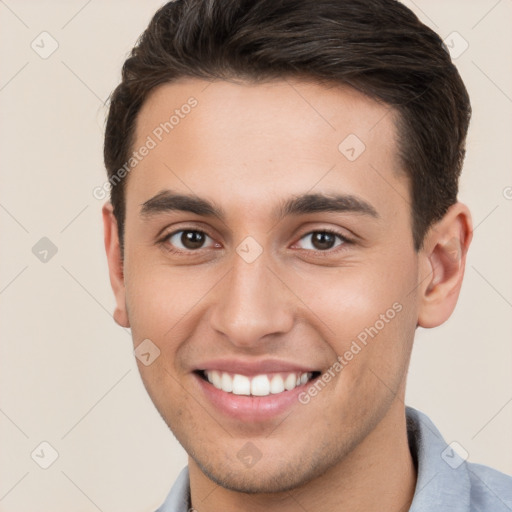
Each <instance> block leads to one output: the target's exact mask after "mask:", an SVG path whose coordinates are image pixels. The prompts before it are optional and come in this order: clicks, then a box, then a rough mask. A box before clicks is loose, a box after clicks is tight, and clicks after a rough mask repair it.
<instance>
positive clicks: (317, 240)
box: [301, 231, 349, 251]
mask: <svg viewBox="0 0 512 512" xmlns="http://www.w3.org/2000/svg"><path fill="white" fill-rule="evenodd" d="M308 239H309V241H308ZM337 239H338V240H339V241H338V240H337ZM302 240H306V242H305V243H303V247H302V249H308V250H316V251H328V250H329V249H333V248H334V247H338V246H340V245H343V244H344V243H348V242H349V241H348V240H347V239H346V238H345V237H343V236H342V235H340V234H338V233H332V232H330V231H312V232H311V233H308V234H307V235H304V236H303V237H302V238H301V241H302Z"/></svg>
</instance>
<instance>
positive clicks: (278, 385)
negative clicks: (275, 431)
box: [204, 370, 313, 396]
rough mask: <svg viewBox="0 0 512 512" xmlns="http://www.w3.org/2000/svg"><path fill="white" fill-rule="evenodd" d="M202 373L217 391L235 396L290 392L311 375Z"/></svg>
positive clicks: (296, 373) (214, 371) (212, 371)
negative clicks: (248, 375) (252, 375)
mask: <svg viewBox="0 0 512 512" xmlns="http://www.w3.org/2000/svg"><path fill="white" fill-rule="evenodd" d="M204 373H205V375H206V378H207V379H208V381H209V382H210V383H211V384H213V386H215V387H216V388H217V389H221V390H222V391H226V392H227V393H233V394H235V395H254V396H267V395H269V394H271V393H273V394H276V393H282V392H283V391H284V390H286V391H291V390H292V389H294V388H295V387H297V386H299V385H301V384H305V383H306V382H307V381H308V380H309V379H311V377H312V375H313V374H312V373H310V372H308V373H298V372H292V373H287V374H279V373H275V374H272V375H265V374H262V375H255V376H254V377H247V376H246V375H240V374H237V373H236V374H229V373H226V372H220V371H217V370H205V372H204Z"/></svg>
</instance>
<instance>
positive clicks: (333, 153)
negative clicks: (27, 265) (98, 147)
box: [103, 79, 472, 512]
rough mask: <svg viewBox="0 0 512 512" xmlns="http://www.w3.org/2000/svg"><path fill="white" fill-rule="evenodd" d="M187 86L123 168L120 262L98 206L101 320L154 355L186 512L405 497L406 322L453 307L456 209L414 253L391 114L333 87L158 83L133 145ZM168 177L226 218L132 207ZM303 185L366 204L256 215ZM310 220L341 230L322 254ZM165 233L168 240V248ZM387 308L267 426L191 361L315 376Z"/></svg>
mask: <svg viewBox="0 0 512 512" xmlns="http://www.w3.org/2000/svg"><path fill="white" fill-rule="evenodd" d="M190 96H194V97H195V98H196V99H197V100H198V105H197V106H196V107H195V108H194V109H193V110H192V111H191V113H190V114H189V115H187V116H185V118H184V119H182V120H180V123H179V125H177V126H176V127H175V128H174V129H173V131H172V132H171V133H169V134H168V135H167V136H166V137H165V138H164V139H163V140H162V142H160V143H159V144H158V145H157V147H156V148H154V149H152V150H151V152H150V153H149V154H148V155H147V156H146V157H145V158H144V159H143V160H142V161H141V162H140V163H139V164H138V165H137V167H136V168H135V169H134V170H133V171H131V173H130V175H129V176H128V181H127V186H126V223H125V249H124V250H125V252H124V261H122V259H121V255H120V249H119V240H118V237H117V225H116V221H115V218H114V216H113V214H112V208H111V206H110V204H108V203H107V204H106V205H105V206H104V208H103V217H104V226H105V246H106V251H107V256H108V262H109V268H110V279H111V283H112V287H113V290H114V293H115V297H116V303H117V306H116V310H115V314H114V318H115V319H116V321H117V322H118V323H119V324H120V325H122V326H124V327H131V330H132V335H133V340H134V345H135V346H137V345H138V344H139V343H141V342H142V340H144V339H147V338H149V339H150V340H152V342H153V343H155V345H157V346H158V348H159V350H160V351H161V353H160V357H158V358H157V359H156V360H155V361H154V362H153V363H152V364H151V365H149V366H144V365H142V364H141V363H140V362H139V369H140V373H141V376H142V379H143V382H144V385H145V387H146V389H147V391H148V393H149V395H150V396H151V398H152V400H153V402H154V403H155V405H156V407H157V409H158V411H159V412H160V414H161V415H162V417H163V419H164V420H165V421H166V423H167V424H168V425H169V427H170V428H171V430H172V431H173V433H174V434H175V436H176V437H177V439H178V440H179V441H180V443H181V444H182V445H183V447H184V448H185V450H186V451H187V452H188V454H189V470H190V479H191V496H192V505H193V507H194V508H195V509H197V510H198V511H200V512H211V511H235V510H241V509H242V510H246V511H260V510H265V511H267V512H269V511H272V510H280V511H288V510H290V511H291V510H294V511H295V510H301V509H304V510H318V509H321V510H325V511H334V510H351V511H363V510H364V511H377V510H378V511H380V510H396V511H398V510H408V507H409V505H410V503H411V500H412V497H413V494H414V487H415V482H416V471H415V467H414V465H413V462H412V458H411V454H410V452H409V448H408V444H407V437H406V424H405V412H404V407H405V406H404V402H403V400H404V393H405V382H406V373H407V368H408V364H409V358H410V353H411V349H412V345H413V339H414V333H415V330H416V328H417V326H422V327H427V328H430V327H435V326H437V325H440V324H442V323H443V322H444V321H446V320H447V319H448V318H449V316H450V315H451V313H452V311H453V309H454V307H455V304H456V301H457V298H458V294H459V290H460V286H461V283H462V278H463V274H464V266H465V256H466V252H467V249H468V247H469V244H470V241H471V236H472V228H471V218H470V214H469V211H468V209H467V207H466V206H465V205H463V204H461V203H456V204H455V205H453V206H452V207H451V208H450V209H449V210H448V212H447V213H446V215H445V216H444V218H443V219H442V220H441V221H439V222H438V223H436V224H435V225H434V226H433V228H432V229H431V230H430V231H429V232H428V233H427V235H426V238H425V243H424V247H423V249H422V250H421V251H419V252H416V251H415V250H414V247H413V238H412V231H411V206H410V194H409V183H408V180H407V178H406V177H405V175H404V174H403V172H402V170H401V168H400V162H399V161H398V158H397V156H396V155H397V148H396V133H395V116H394V113H393V112H392V111H389V110H388V108H387V107H386V106H384V105H382V104H378V103H376V102H375V101H373V100H371V99H368V98H367V97H365V96H363V95H361V94H360V93H358V92H356V91H354V90H352V89H350V88H347V87H339V86H338V87H327V86H326V85H319V84H315V83H312V82H307V81H304V80H275V81H271V82H267V83H264V84H261V83H260V84H249V83H234V82H229V81H216V82H213V83H208V82H204V81H201V80H196V79H186V80H185V79H183V80H180V81H178V82H175V83H172V84H166V85H162V86H160V87H158V88H157V89H156V90H155V91H153V93H152V94H151V95H150V96H149V98H148V99H147V101H146V102H145V104H144V106H143V108H142V110H141V112H140V114H139V116H138V119H137V130H136V138H135V142H134V148H138V147H140V146H141V145H142V144H144V141H145V140H146V138H147V136H148V135H150V134H151V132H152V131H153V130H154V128H155V127H156V126H158V125H159V124H160V123H161V122H163V121H165V120H166V119H168V117H169V114H168V112H172V111H174V110H175V109H176V108H180V106H181V105H183V104H184V103H186V101H187V99H188V98H189V97H190ZM349 134H356V135H357V136H358V137H359V139H361V140H362V141H363V142H364V144H365V146H366V149H365V151H364V152H363V153H362V154H361V155H360V156H359V157H358V158H357V159H356V160H355V161H349V160H348V159H347V158H346V157H345V156H344V155H343V154H342V153H341V152H340V151H339V150H338V145H339V144H340V142H342V141H343V140H344V139H345V138H346V137H347V135H349ZM165 189H170V190H172V191H174V192H179V193H182V194H193V195H195V196H198V197H201V198H204V199H206V200H209V201H211V202H213V203H215V204H216V205H217V206H219V207H220V208H222V210H223V211H224V213H225V218H224V219H222V220H219V219H217V218H215V217H209V216H204V215H197V214H192V213H190V212H183V211H167V212H160V213H158V214H154V215H152V216H143V215H141V209H142V205H143V204H144V203H145V202H146V201H148V200H149V199H150V198H152V197H154V196H155V195H157V194H158V193H159V192H161V191H162V190H165ZM305 193H321V194H327V195H329V194H351V195H353V196H357V197H358V198H360V199H362V200H364V201H365V202H367V203H369V204H371V205H372V207H373V208H374V209H375V211H376V212H377V214H378V217H373V216H371V215H365V214H361V213H355V212H317V213H308V214H306V215H291V216H287V217H285V218H283V219H281V220H276V218H275V217H273V212H274V211H275V209H276V208H278V207H279V206H280V205H282V203H283V202H284V201H285V200H287V199H289V198H290V197H292V196H297V195H301V194H305ZM180 229H182V230H183V229H189V230H201V231H203V232H206V234H207V235H208V237H206V239H205V243H204V245H203V246H202V247H201V248H200V249H193V248H192V249H190V248H188V249H187V247H185V246H183V245H180V244H179V240H180V238H179V236H175V237H173V238H172V240H171V239H170V238H169V237H167V239H165V240H163V241H162V240H161V239H162V236H163V235H165V234H171V233H174V232H176V231H179V230H180ZM324 229H331V230H336V231H337V232H338V233H339V234H341V235H342V236H345V237H347V238H349V239H350V240H352V243H347V242H345V243H343V242H342V240H341V239H338V238H335V240H336V242H335V243H334V247H333V248H328V249H324V248H322V249H318V246H317V245H314V244H313V234H314V233H316V232H318V231H320V232H321V231H322V230H324ZM162 230H165V231H162ZM180 234H181V233H180ZM247 236H251V237H253V238H254V239H255V240H256V241H257V242H258V244H259V245H260V247H261V249H262V251H263V252H262V253H261V255H260V256H259V257H258V258H257V259H256V260H255V261H253V262H252V263H247V262H246V261H245V260H244V259H243V258H241V257H240V256H239V254H238V253H237V252H236V248H237V246H238V245H239V244H240V243H241V242H242V240H244V239H245V238H246V237H247ZM172 243H174V248H176V249H178V250H179V249H181V250H182V252H181V253H172V252H170V251H169V248H172V247H173V246H172ZM187 251H188V252H187ZM394 303H399V304H400V305H401V306H402V308H401V311H400V312H399V313H397V314H396V316H395V317H394V318H393V319H392V320H390V321H389V322H388V323H386V324H385V327H384V328H382V329H381V330H379V332H378V335H377V336H375V337H374V338H373V339H371V340H370V341H369V342H368V344H367V346H365V347H364V348H363V349H362V350H361V351H360V352H359V353H358V354H357V355H356V356H354V358H353V359H352V360H351V361H349V362H348V364H347V365H346V366H345V367H344V368H343V370H342V371H341V372H338V373H336V376H335V378H333V379H332V380H331V381H330V382H329V383H328V385H326V386H325V388H323V389H322V391H321V392H319V393H318V394H317V396H315V397H314V398H312V399H311V401H310V402H309V403H308V404H306V405H304V404H301V403H297V404H294V405H293V406H292V407H291V408H290V409H289V410H287V411H286V413H285V414H284V415H280V416H278V417H276V418H272V419H271V420H267V421H263V422H261V421H260V422H258V421H255V422H250V423H249V422H242V421H239V420H236V419H233V418H230V417H227V416H225V415H224V414H222V413H220V412H219V411H218V410H216V408H215V407H213V405H212V404H211V403H210V402H209V401H208V400H207V399H206V398H205V396H204V395H203V394H202V392H201V389H200V388H199V387H198V385H197V381H196V378H195V376H194V375H193V374H192V371H193V370H195V369H196V368H197V367H198V365H200V363H201V362H204V361H206V360H208V359H213V358H216V357H237V358H243V359H245V360H248V361H256V360H260V359H262V358H268V357H271V358H275V359H281V360H285V361H291V362H293V363H297V364H305V365H313V366H314V367H316V368H318V369H319V370H322V371H326V370H327V369H328V368H329V367H331V366H332V364H333V363H334V362H335V361H336V358H337V355H342V354H344V353H345V352H346V351H347V350H348V349H349V348H350V346H351V343H352V341H353V340H355V339H356V338H357V336H358V334H360V333H361V332H362V331H364V329H365V328H367V327H369V326H373V325H375V323H376V321H377V320H378V319H379V315H381V314H385V313H386V311H387V310H388V309H390V308H391V307H392V305H393V304H394ZM248 441H250V442H251V443H253V444H254V446H255V447H256V448H257V450H258V451H259V453H260V454H261V459H260V460H259V461H258V462H257V463H256V464H255V465H254V466H252V467H250V468H247V467H245V466H244V464H242V462H241V461H240V460H239V459H238V457H237V453H238V451H239V450H240V449H241V448H242V447H243V446H244V445H245V444H246V443H247V442H248ZM301 507H302V508H301Z"/></svg>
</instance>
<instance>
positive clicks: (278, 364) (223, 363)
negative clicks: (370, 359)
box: [196, 359, 319, 376]
mask: <svg viewBox="0 0 512 512" xmlns="http://www.w3.org/2000/svg"><path fill="white" fill-rule="evenodd" d="M196 370H218V371H222V372H228V373H236V374H240V375H247V376H253V375H261V374H264V373H278V372H283V373H285V372H290V373H292V372H297V373H308V372H315V371H319V369H318V367H312V366H305V365H301V364H298V363H293V362H289V361H280V360H278V359H264V360H260V361H249V360H246V359H245V360H244V359H212V360H209V361H205V362H204V363H202V364H200V365H199V366H197V368H196Z"/></svg>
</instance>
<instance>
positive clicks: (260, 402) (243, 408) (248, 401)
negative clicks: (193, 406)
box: [194, 374, 312, 423]
mask: <svg viewBox="0 0 512 512" xmlns="http://www.w3.org/2000/svg"><path fill="white" fill-rule="evenodd" d="M194 377H195V378H196V380H197V382H198V384H199V386H200V387H201V389H202V390H203V393H204V394H205V396H206V398H207V399H208V400H209V401H210V402H211V403H212V404H213V406H214V407H215V409H217V410H219V411H220V412H222V413H223V414H225V415H227V416H231V417H232V418H235V419H237V420H240V421H247V422H251V423H252V422H258V421H265V420H269V419H272V418H275V417H276V416H279V415H280V414H282V413H284V412H285V411H286V410H288V409H289V408H290V407H292V406H293V405H294V404H295V405H300V403H299V398H298V397H299V395H300V394H301V393H302V392H304V391H305V390H306V389H307V388H308V387H309V386H310V385H311V382H312V381H311V380H310V381H308V382H306V384H302V385H300V386H297V387H296V388H294V389H292V390H291V391H283V392H282V393H276V394H270V395H268V396H248V395H235V394H234V393H226V392H225V391H222V390H220V389H217V388H216V387H215V386H213V385H212V384H210V383H209V382H208V381H205V380H204V379H203V378H201V377H200V376H199V375H196V374H194Z"/></svg>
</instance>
